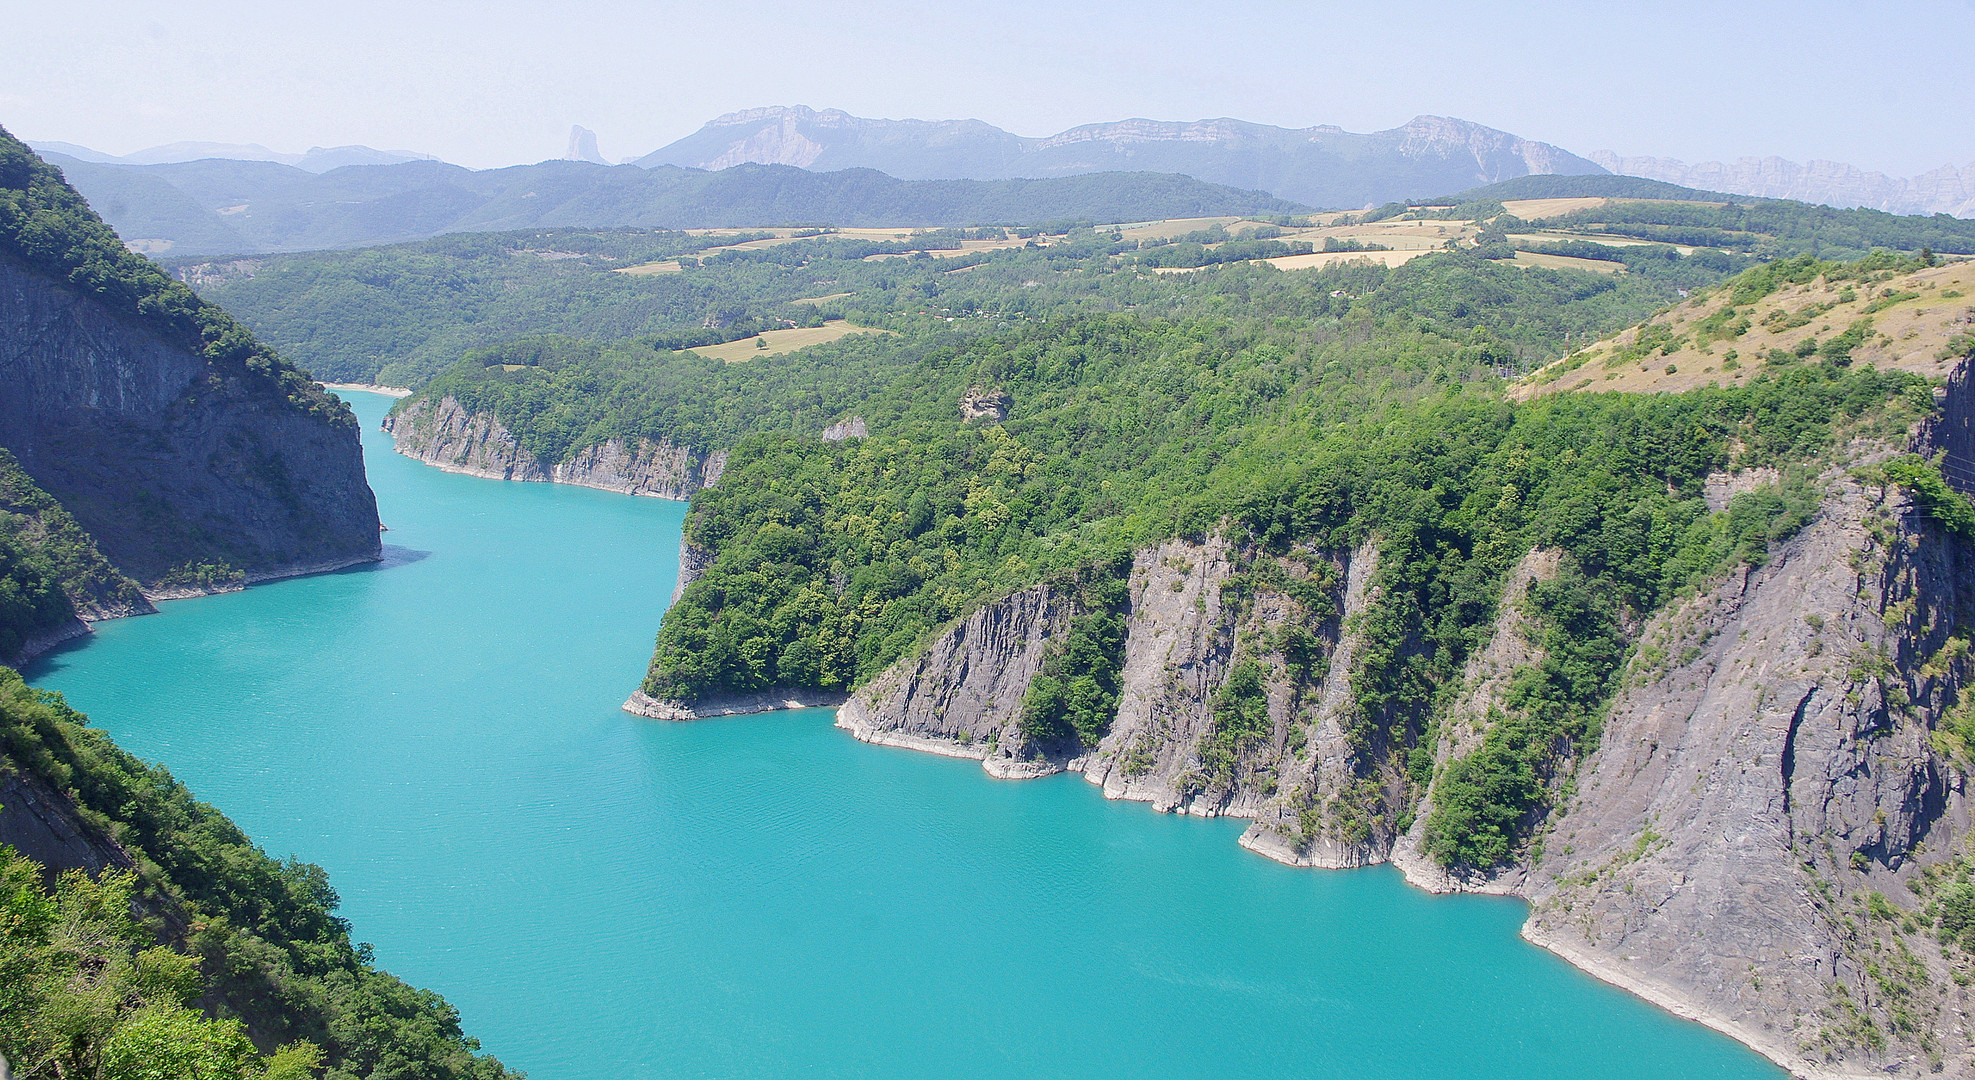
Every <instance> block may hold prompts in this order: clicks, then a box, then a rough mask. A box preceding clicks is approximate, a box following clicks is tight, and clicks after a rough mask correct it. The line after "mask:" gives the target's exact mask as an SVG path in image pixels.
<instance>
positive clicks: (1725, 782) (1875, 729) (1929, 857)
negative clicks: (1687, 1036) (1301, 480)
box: [1516, 481, 1975, 1076]
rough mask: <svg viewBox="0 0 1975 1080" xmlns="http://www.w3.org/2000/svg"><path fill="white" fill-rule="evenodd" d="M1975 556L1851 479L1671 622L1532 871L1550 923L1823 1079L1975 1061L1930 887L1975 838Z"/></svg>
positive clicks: (1583, 961) (1541, 924)
mask: <svg viewBox="0 0 1975 1080" xmlns="http://www.w3.org/2000/svg"><path fill="white" fill-rule="evenodd" d="M1971 571H1975V553H1971V551H1970V549H1969V548H1968V546H1967V545H1966V544H1964V543H1962V542H1960V541H1955V540H1951V539H1950V538H1949V537H1947V536H1945V535H1943V534H1942V533H1941V531H1940V530H1939V529H1938V527H1937V526H1935V525H1934V524H1933V523H1932V522H1931V521H1929V520H1927V519H1925V518H1924V517H1922V515H1920V514H1919V513H1918V512H1917V511H1916V510H1915V509H1914V507H1913V506H1912V505H1911V504H1910V502H1909V501H1908V500H1907V499H1906V498H1905V497H1904V496H1901V495H1899V494H1897V493H1896V492H1889V491H1884V490H1881V489H1879V488H1876V487H1867V486H1862V485H1860V484H1857V483H1854V482H1850V481H1846V482H1843V483H1841V484H1839V485H1838V490H1837V491H1836V493H1835V494H1834V495H1833V496H1832V497H1831V498H1829V499H1828V500H1827V501H1826V503H1825V505H1824V508H1823V512H1822V514H1821V516H1820V518H1819V519H1818V521H1817V522H1816V523H1814V524H1813V525H1812V526H1811V527H1810V528H1808V529H1806V530H1805V531H1804V532H1803V533H1801V534H1799V535H1798V536H1797V537H1796V538H1794V539H1793V540H1791V541H1790V542H1789V543H1788V544H1786V545H1784V546H1783V547H1782V550H1781V551H1780V552H1778V553H1777V554H1776V556H1775V557H1774V559H1773V560H1772V562H1771V563H1770V564H1769V565H1768V566H1765V567H1763V568H1761V569H1759V570H1755V571H1753V572H1751V571H1748V570H1747V569H1744V570H1742V571H1738V572H1737V573H1735V574H1734V575H1733V576H1732V577H1731V578H1730V579H1729V580H1728V581H1726V582H1724V583H1722V585H1721V586H1720V587H1718V588H1716V589H1714V590H1711V591H1709V592H1707V593H1705V594H1703V595H1700V596H1697V597H1694V598H1693V599H1691V600H1690V601H1688V602H1687V603H1685V604H1682V605H1679V606H1677V607H1676V608H1674V609H1673V610H1670V611H1667V612H1665V613H1663V614H1662V615H1661V616H1660V617H1658V618H1656V619H1655V620H1653V622H1652V623H1651V624H1650V625H1649V626H1648V627H1647V629H1646V631H1645V634H1644V638H1643V643H1642V649H1641V651H1640V653H1639V655H1638V657H1636V658H1635V660H1634V661H1633V665H1632V668H1631V671H1630V672H1629V678H1628V680H1627V685H1626V687H1625V689H1623V690H1622V691H1621V692H1620V693H1619V695H1618V698H1617V700H1616V701H1615V702H1614V703H1613V706H1612V709H1611V713H1610V718H1609V719H1608V720H1607V721H1606V724H1605V729H1604V733H1603V736H1602V738H1601V740H1600V743H1599V747H1598V749H1597V751H1596V752H1595V753H1594V754H1592V755H1591V756H1590V757H1589V759H1588V760H1586V761H1585V762H1584V763H1583V766H1582V767H1581V768H1580V769H1579V771H1578V775H1577V781H1576V792H1577V794H1576V797H1575V798H1574V799H1571V800H1569V801H1568V802H1566V803H1564V804H1563V805H1561V806H1560V807H1558V810H1557V812H1556V813H1555V814H1554V815H1553V816H1552V820H1551V822H1550V824H1549V826H1548V833H1547V835H1546V836H1545V837H1544V840H1543V843H1542V846H1541V848H1540V854H1539V855H1537V856H1534V857H1533V860H1532V862H1531V863H1530V864H1526V866H1525V869H1526V876H1525V877H1524V878H1523V880H1522V881H1521V882H1520V883H1519V884H1518V887H1517V889H1516V891H1518V892H1520V893H1521V894H1522V895H1525V896H1527V897H1529V898H1530V899H1531V900H1532V901H1534V902H1535V905H1536V907H1535V911H1534V912H1533V914H1532V916H1531V918H1530V921H1529V923H1528V925H1527V927H1526V928H1525V931H1524V932H1525V934H1526V936H1528V937H1529V938H1530V939H1531V940H1533V941H1536V942H1538V943H1540V944H1543V945H1546V946H1548V947H1550V948H1552V949H1554V950H1556V951H1557V952H1559V953H1561V954H1563V955H1564V956H1566V957H1568V958H1570V959H1572V960H1573V961H1575V962H1577V963H1579V964H1580V965H1581V966H1584V967H1586V968H1588V969H1590V970H1592V971H1594V972H1596V973H1597V974H1599V975H1601V976H1603V977H1605V978H1607V979H1610V980H1611V981H1613V982H1616V983H1618V984H1620V985H1622V986H1626V987H1629V988H1631V989H1633V990H1635V991H1637V992H1639V993H1641V994H1643V995H1644V996H1646V997H1649V998H1651V999H1653V1000H1655V1001H1659V1002H1661V1003H1662V1004H1665V1005H1667V1006H1668V1007H1670V1008H1672V1009H1674V1010H1675V1011H1678V1012H1683V1013H1686V1014H1689V1015H1694V1016H1697V1017H1700V1018H1703V1019H1705V1020H1707V1021H1708V1022H1709V1023H1710V1024H1712V1025H1714V1026H1716V1027H1718V1028H1720V1029H1722V1030H1724V1031H1726V1032H1728V1033H1729V1034H1731V1035H1734V1036H1735V1037H1736V1038H1738V1039H1741V1040H1742V1041H1744V1042H1747V1043H1749V1044H1750V1045H1752V1046H1755V1047H1757V1048H1758V1049H1760V1050H1762V1051H1763V1052H1764V1053H1766V1054H1768V1055H1769V1056H1770V1057H1772V1058H1774V1059H1776V1060H1778V1061H1781V1062H1784V1063H1786V1064H1788V1065H1790V1066H1791V1067H1793V1068H1796V1069H1798V1070H1800V1071H1803V1072H1806V1073H1812V1074H1823V1073H1829V1074H1833V1075H1850V1074H1864V1073H1868V1072H1869V1073H1871V1074H1874V1075H1893V1076H1921V1075H1926V1074H1927V1073H1928V1072H1929V1071H1930V1070H1931V1069H1932V1068H1933V1067H1934V1065H1933V1064H1932V1062H1943V1063H1944V1066H1943V1067H1946V1068H1947V1072H1948V1074H1949V1075H1966V1070H1967V1069H1968V1068H1969V1067H1970V1055H1969V1042H1970V1036H1969V1032H1970V1031H1971V1030H1975V1029H1971V1028H1970V1026H1969V1025H1970V1017H1969V1015H1968V1010H1969V1008H1970V1002H1969V999H1968V997H1967V995H1966V993H1965V991H1963V990H1961V989H1960V988H1958V987H1957V985H1956V982H1955V979H1956V977H1958V976H1959V977H1965V973H1957V972H1955V971H1954V970H1953V965H1951V964H1950V963H1948V962H1947V961H1946V960H1944V958H1943V954H1942V950H1941V948H1940V946H1939V945H1938V944H1936V943H1935V942H1934V941H1933V940H1932V938H1931V935H1929V934H1928V933H1926V932H1925V931H1924V930H1921V929H1919V927H1920V926H1924V925H1925V923H1926V922H1927V920H1924V919H1918V918H1917V909H1918V908H1919V907H1921V902H1920V899H1919V898H1918V897H1917V896H1916V893H1915V891H1914V890H1912V889H1909V885H1919V884H1920V883H1922V882H1923V881H1924V880H1925V879H1926V874H1927V872H1928V871H1929V870H1930V868H1936V867H1938V866H1939V865H1940V864H1942V863H1943V862H1945V861H1947V860H1949V859H1951V858H1953V857H1955V856H1957V855H1962V854H1965V853H1966V848H1967V844H1968V830H1969V807H1968V804H1967V799H1966V777H1967V769H1968V763H1967V762H1965V761H1955V760H1953V759H1952V758H1949V757H1945V756H1943V754H1942V753H1941V752H1940V751H1939V750H1938V749H1937V748H1936V747H1935V746H1934V745H1932V740H1931V736H1932V734H1933V732H1934V731H1935V730H1936V729H1937V728H1938V727H1939V723H1940V719H1941V716H1942V714H1943V713H1944V712H1945V711H1946V709H1947V707H1948V706H1949V705H1951V704H1953V703H1954V702H1955V701H1957V700H1958V699H1959V695H1960V694H1961V693H1962V687H1963V685H1964V680H1965V679H1966V676H1967V674H1968V672H1967V670H1966V665H1965V664H1964V663H1962V662H1960V661H1959V660H1957V659H1954V658H1953V654H1954V652H1955V650H1954V649H1953V648H1952V647H1950V644H1949V643H1950V635H1951V634H1953V633H1954V632H1955V631H1956V628H1957V627H1959V626H1965V625H1966V624H1967V621H1968V620H1969V619H1970V618H1971V617H1975V606H1971V605H1975V596H1971V590H1970V583H1971V580H1975V579H1971V577H1970V573H1971ZM1944 650H1946V651H1945V653H1944ZM1963 651H1964V652H1965V649H1964V650H1963ZM1875 895H1876V896H1877V897H1878V899H1877V902H1876V904H1875V903H1874V902H1873V898H1874V897H1875ZM1875 911H1876V912H1877V914H1874V912H1875ZM1861 1019H1863V1020H1866V1021H1869V1022H1870V1025H1871V1028H1872V1029H1873V1030H1874V1032H1875V1034H1874V1035H1867V1034H1866V1028H1865V1027H1864V1026H1863V1025H1862V1024H1861V1022H1860V1021H1861ZM1928 1033H1932V1034H1931V1035H1929V1034H1928ZM1874 1038H1881V1039H1883V1040H1884V1042H1885V1045H1884V1048H1883V1049H1878V1048H1874V1047H1873V1046H1872V1045H1871V1043H1872V1041H1873V1039H1874ZM1929 1044H1931V1045H1929ZM1930 1058H1931V1059H1932V1062H1930Z"/></svg>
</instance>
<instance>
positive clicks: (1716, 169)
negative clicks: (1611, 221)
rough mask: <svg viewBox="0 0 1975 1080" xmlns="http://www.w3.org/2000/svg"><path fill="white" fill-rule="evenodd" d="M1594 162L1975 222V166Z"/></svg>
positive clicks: (1741, 189) (1692, 182) (1763, 192)
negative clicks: (1902, 169) (1915, 170)
mask: <svg viewBox="0 0 1975 1080" xmlns="http://www.w3.org/2000/svg"><path fill="white" fill-rule="evenodd" d="M1591 160H1593V161H1595V162H1597V163H1598V164H1599V165H1601V166H1603V167H1604V168H1605V169H1606V170H1608V171H1610V172H1614V173H1622V174H1624V175H1626V176H1640V177H1645V178H1646V179H1649V180H1664V181H1666V182H1667V183H1670V184H1679V185H1681V186H1682V187H1691V188H1709V189H1712V190H1715V191H1730V192H1734V193H1735V194H1737V195H1755V196H1759V197H1761V198H1766V199H1795V200H1797V201H1799V202H1807V203H1820V204H1824V205H1827V206H1838V207H1852V206H1860V207H1865V208H1867V209H1871V210H1884V211H1886V212H1887V213H1892V214H1950V215H1953V216H1954V217H1962V218H1965V217H1975V164H1970V165H1965V166H1962V167H1960V168H1957V167H1955V166H1953V165H1943V166H1941V167H1940V168H1938V169H1935V170H1933V171H1931V172H1925V173H1921V174H1920V175H1919V176H1913V177H1896V176H1888V175H1886V174H1885V173H1882V172H1868V171H1866V170H1864V169H1860V168H1858V167H1857V166H1854V165H1847V164H1845V163H1844V162H1841V161H1812V162H1809V163H1808V164H1799V163H1797V162H1794V161H1790V160H1788V159H1786V158H1780V157H1763V158H1755V157H1744V158H1736V159H1735V160H1734V161H1733V162H1720V161H1707V162H1702V163H1700V164H1698V165H1689V164H1688V163H1686V162H1684V161H1680V160H1677V159H1675V158H1662V157H1620V156H1619V155H1617V154H1615V153H1613V152H1612V151H1610V150H1599V151H1597V152H1596V153H1593V154H1592V155H1591Z"/></svg>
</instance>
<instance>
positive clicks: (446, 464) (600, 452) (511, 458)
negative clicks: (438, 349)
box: [384, 395, 727, 499]
mask: <svg viewBox="0 0 1975 1080" xmlns="http://www.w3.org/2000/svg"><path fill="white" fill-rule="evenodd" d="M384 430H386V431H388V432H390V433H391V439H392V445H393V447H394V448H395V449H396V450H397V451H398V453H400V454H403V455H405V456H406V457H410V458H416V459H418V460H419V461H423V462H425V463H426V464H428V465H434V466H437V467H439V468H441V469H444V470H446V471H447V472H457V473H466V474H468V475H470V476H484V477H488V478H490V479H495V480H533V481H545V482H551V483H557V484H574V485H576V486H578V487H590V488H601V489H603V490H605V491H617V492H622V493H623V494H626V495H655V496H657V497H659V498H662V499H687V498H690V497H691V496H692V493H693V492H695V491H698V490H699V489H701V488H703V487H712V486H713V485H714V484H715V483H717V482H718V481H719V479H720V473H721V470H722V469H724V468H725V467H726V464H727V455H726V452H725V451H714V452H713V453H710V454H706V455H703V456H702V455H700V454H697V453H696V452H694V451H693V450H690V449H688V448H686V447H683V446H675V445H673V444H672V443H669V442H664V441H657V442H654V441H653V440H650V439H640V440H638V443H637V445H636V446H630V445H627V444H626V443H625V442H624V441H623V440H621V439H611V440H608V441H606V442H602V443H598V444H596V445H594V446H587V447H584V448H583V449H581V450H578V451H576V452H575V453H574V454H573V455H571V457H570V458H569V460H568V461H560V462H553V463H545V462H543V461H541V460H540V459H539V458H537V457H536V456H535V455H534V454H532V453H530V452H529V451H528V449H527V448H526V447H524V446H522V445H521V442H520V440H519V439H516V438H515V437H514V435H513V434H511V433H510V432H509V431H508V430H507V428H506V427H505V426H503V425H502V424H501V422H500V420H499V418H497V417H495V416H494V415H492V414H491V413H469V412H468V411H467V410H466V408H465V407H464V406H462V405H461V404H460V403H459V401H458V400H457V399H455V398H453V397H452V396H450V395H448V396H446V397H443V398H441V399H439V401H437V402H436V403H435V402H433V401H431V400H430V399H419V400H415V401H413V402H411V403H410V404H408V405H406V406H405V407H404V408H403V410H402V411H396V412H393V413H392V414H391V415H390V416H388V417H386V418H385V420H384Z"/></svg>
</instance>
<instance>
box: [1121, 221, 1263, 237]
mask: <svg viewBox="0 0 1975 1080" xmlns="http://www.w3.org/2000/svg"><path fill="white" fill-rule="evenodd" d="M1240 220H1241V219H1240V218H1238V217H1201V218H1172V219H1170V220H1167V221H1151V222H1147V223H1145V224H1143V225H1136V226H1134V227H1133V228H1129V229H1120V230H1118V231H1119V232H1121V233H1122V234H1123V235H1124V238H1125V239H1127V240H1170V239H1172V238H1173V237H1175V236H1185V235H1186V234H1187V233H1190V232H1199V231H1200V230H1202V229H1211V228H1213V227H1214V226H1216V225H1219V226H1221V227H1223V228H1228V227H1231V226H1232V225H1234V223H1235V222H1238V221H1240Z"/></svg>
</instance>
